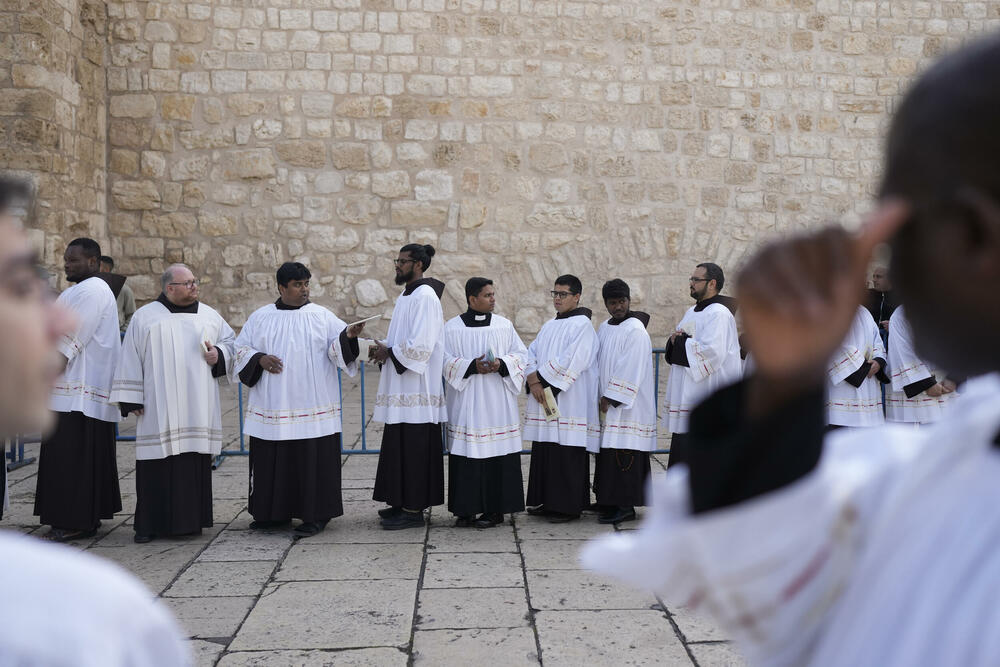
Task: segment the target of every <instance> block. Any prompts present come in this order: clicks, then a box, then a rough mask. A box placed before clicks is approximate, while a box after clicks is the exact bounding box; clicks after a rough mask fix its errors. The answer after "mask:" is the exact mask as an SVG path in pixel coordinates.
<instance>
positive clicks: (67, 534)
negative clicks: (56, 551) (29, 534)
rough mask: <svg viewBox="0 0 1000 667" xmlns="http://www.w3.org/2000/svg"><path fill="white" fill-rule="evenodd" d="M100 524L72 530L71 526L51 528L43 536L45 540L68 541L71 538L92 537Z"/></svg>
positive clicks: (83, 538) (82, 538)
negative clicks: (86, 528) (87, 528)
mask: <svg viewBox="0 0 1000 667" xmlns="http://www.w3.org/2000/svg"><path fill="white" fill-rule="evenodd" d="M100 525H101V524H100V523H98V524H97V526H94V527H93V528H91V529H90V530H73V529H72V528H55V527H53V528H51V529H50V530H49V532H47V533H45V535H44V536H43V537H44V539H46V540H51V541H52V542H70V541H72V540H85V539H87V538H88V537H93V536H95V535H97V528H98V526H100Z"/></svg>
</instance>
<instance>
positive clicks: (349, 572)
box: [275, 543, 423, 581]
mask: <svg viewBox="0 0 1000 667" xmlns="http://www.w3.org/2000/svg"><path fill="white" fill-rule="evenodd" d="M422 559H423V548H422V547H421V545H419V544H366V545H359V544H350V545H348V544H344V545H336V544H315V545H309V544H305V543H298V544H296V545H295V546H294V547H292V550H291V551H289V553H288V556H287V557H286V558H285V560H284V562H283V563H282V566H281V569H280V570H279V571H278V573H277V575H276V576H275V580H277V581H334V580H362V579H416V578H417V577H419V575H420V564H421V560H422Z"/></svg>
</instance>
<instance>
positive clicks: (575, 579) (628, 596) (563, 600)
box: [527, 570, 657, 610]
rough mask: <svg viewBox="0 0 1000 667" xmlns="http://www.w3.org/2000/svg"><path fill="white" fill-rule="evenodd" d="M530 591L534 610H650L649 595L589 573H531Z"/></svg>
mask: <svg viewBox="0 0 1000 667" xmlns="http://www.w3.org/2000/svg"><path fill="white" fill-rule="evenodd" d="M527 578H528V589H529V590H530V591H531V606H532V607H534V608H535V609H546V610H550V609H554V610H567V609H642V610H645V609H649V608H650V607H652V606H653V605H655V604H657V602H656V598H654V597H653V596H652V595H651V594H649V593H644V592H641V591H637V590H635V589H633V588H630V587H629V586H627V585H625V584H622V583H619V582H617V581H614V580H612V579H609V578H607V577H603V576H601V575H598V574H594V573H592V572H588V571H579V572H576V571H572V570H529V571H528V572H527Z"/></svg>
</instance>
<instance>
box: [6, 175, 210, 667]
mask: <svg viewBox="0 0 1000 667" xmlns="http://www.w3.org/2000/svg"><path fill="white" fill-rule="evenodd" d="M29 201H30V191H29V189H28V187H27V185H26V184H24V183H22V182H20V181H16V180H13V179H11V178H8V177H6V176H0V322H3V326H0V367H2V368H3V369H4V382H3V383H2V384H0V441H3V440H4V439H6V438H12V437H14V436H15V435H17V434H18V433H38V432H45V431H48V430H49V429H50V428H51V427H52V426H53V424H54V422H55V417H56V415H55V414H54V413H53V412H51V411H50V410H49V405H48V403H49V400H50V396H51V393H52V391H53V389H54V388H55V384H56V383H57V381H59V376H60V374H61V370H62V366H63V364H64V363H65V357H63V356H62V355H61V354H60V352H59V349H60V346H61V339H62V338H63V337H64V336H68V337H72V336H74V335H75V334H77V333H78V332H79V327H80V324H79V321H78V318H77V317H76V316H75V315H74V314H73V313H72V312H71V311H70V310H69V309H68V308H65V307H64V306H63V305H62V304H59V305H56V304H55V303H54V300H53V299H50V298H48V294H47V292H48V286H47V285H46V284H45V283H44V281H43V280H42V279H41V278H40V275H39V272H38V268H37V258H36V255H35V253H34V252H33V251H32V249H31V245H30V244H29V242H28V238H27V236H26V235H25V234H24V231H23V229H22V228H21V226H20V223H19V222H18V221H17V219H16V218H15V217H14V215H13V214H12V212H13V211H17V210H18V209H21V207H23V206H26V205H27V204H28V203H29ZM3 468H4V466H3V465H0V471H2V470H3ZM0 554H3V568H0V590H2V591H3V595H0V619H3V622H2V623H0V664H2V665H88V666H89V665H95V666H96V665H101V666H102V667H103V666H110V667H125V666H126V665H153V664H164V665H167V664H169V665H179V666H181V667H183V666H184V665H189V664H191V655H190V652H189V651H188V648H187V642H186V641H185V640H184V638H183V637H182V636H181V633H180V629H179V628H178V627H177V623H176V621H174V619H173V618H172V617H171V615H170V612H169V611H168V610H167V608H166V606H165V605H164V604H163V603H162V602H161V601H160V600H157V599H156V597H155V595H154V594H153V593H152V592H151V591H150V590H149V589H147V588H146V587H145V586H143V585H142V583H141V582H139V581H138V580H137V579H136V578H135V577H134V576H133V575H131V574H130V573H128V572H126V571H125V570H123V569H122V568H120V567H118V566H117V565H115V564H113V563H111V562H110V561H107V560H105V559H102V558H98V557H97V556H94V555H92V554H90V553H83V552H80V551H78V550H76V549H67V548H65V547H63V546H57V545H53V544H46V543H45V542H43V541H41V540H38V539H35V538H33V537H27V536H24V535H21V534H19V533H17V532H16V531H12V530H0Z"/></svg>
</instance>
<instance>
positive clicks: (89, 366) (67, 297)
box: [35, 238, 122, 542]
mask: <svg viewBox="0 0 1000 667" xmlns="http://www.w3.org/2000/svg"><path fill="white" fill-rule="evenodd" d="M100 257H101V246H100V245H99V244H98V243H97V242H96V241H94V240H93V239H87V238H79V239H74V240H73V241H70V243H69V246H67V248H66V252H65V253H64V255H63V261H64V264H65V269H66V279H67V280H68V281H70V282H72V283H75V284H74V285H73V286H72V287H69V288H68V289H67V290H66V291H64V292H63V293H62V294H60V295H59V300H58V303H59V304H60V305H61V306H63V307H65V308H67V309H68V310H70V311H72V312H73V314H74V315H76V318H77V322H78V324H77V327H76V328H75V329H74V330H73V331H72V332H71V333H69V334H67V335H64V336H63V337H62V338H61V339H60V341H59V352H60V354H62V356H63V357H64V358H65V363H66V366H65V370H64V372H63V376H62V377H61V378H60V379H59V381H58V382H57V383H56V386H55V389H54V390H53V392H52V399H51V401H50V402H49V405H50V406H51V407H52V410H53V411H55V412H56V413H57V415H58V420H57V423H56V430H55V431H54V432H53V433H52V434H50V435H48V436H47V437H44V438H42V444H41V449H40V452H39V455H38V479H37V483H36V485H35V514H37V515H38V518H39V522H40V523H42V524H43V525H49V526H52V528H51V529H50V530H49V532H48V533H47V534H46V537H47V538H48V539H50V540H54V541H56V542H65V541H67V540H77V539H81V538H87V537H93V536H94V535H96V534H97V528H98V526H100V525H101V519H110V518H112V517H113V516H114V515H115V512H118V511H121V508H122V498H121V493H120V491H119V488H118V459H117V455H116V452H115V445H116V443H115V424H116V423H118V421H119V420H120V417H119V415H118V410H117V409H116V408H115V406H113V405H111V404H110V403H109V402H108V398H109V396H110V394H111V379H112V377H113V376H114V372H115V367H116V366H117V365H118V360H119V357H120V356H121V337H120V334H119V331H118V307H117V305H116V304H115V297H114V295H113V294H112V292H111V288H110V287H109V286H108V283H106V282H105V281H104V280H102V279H101V278H99V277H98V276H97V275H96V274H97V273H98V269H99V268H100V267H99V260H100Z"/></svg>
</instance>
